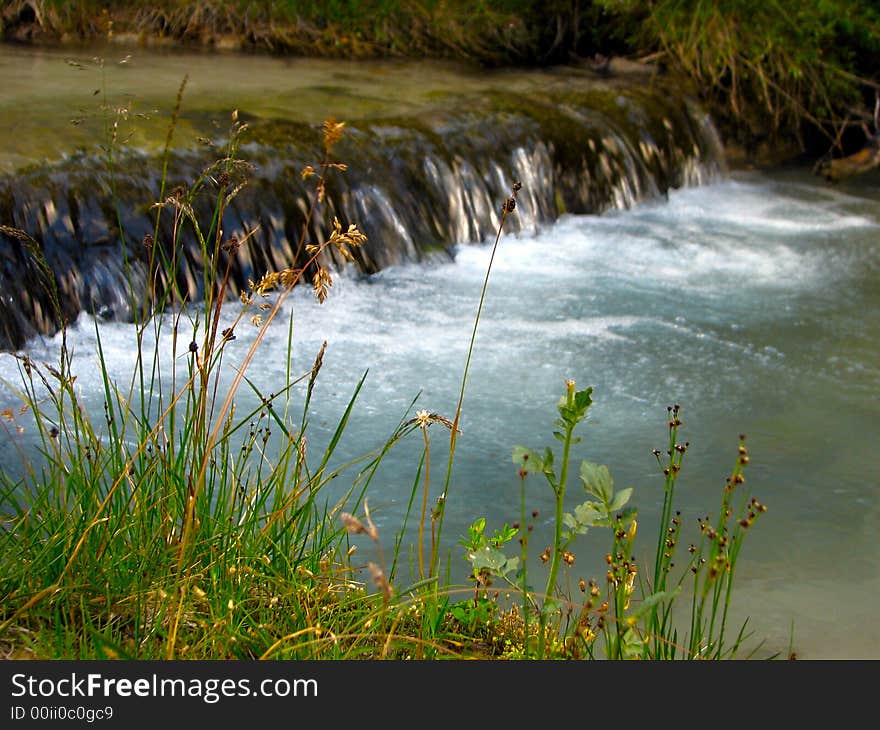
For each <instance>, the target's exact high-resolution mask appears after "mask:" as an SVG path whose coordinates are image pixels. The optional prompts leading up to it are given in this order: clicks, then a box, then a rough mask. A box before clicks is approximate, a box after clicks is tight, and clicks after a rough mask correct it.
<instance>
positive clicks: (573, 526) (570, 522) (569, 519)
mask: <svg viewBox="0 0 880 730" xmlns="http://www.w3.org/2000/svg"><path fill="white" fill-rule="evenodd" d="M562 524H564V525H565V526H566V527H567V528H568V530H569V534H570V535H571V536H572V537H573V536H574V535H586V534H587V532H588V529H587V525H586V523H584V522H582V521H581V520H579V519H578V518H577V517H576V516H575V515H573V514H571V512H566V513H565V514H564V515H562Z"/></svg>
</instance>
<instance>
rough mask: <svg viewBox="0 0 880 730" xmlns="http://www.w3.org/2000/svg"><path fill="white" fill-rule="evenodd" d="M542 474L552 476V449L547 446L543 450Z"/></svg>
mask: <svg viewBox="0 0 880 730" xmlns="http://www.w3.org/2000/svg"><path fill="white" fill-rule="evenodd" d="M544 473H545V474H553V449H551V448H550V447H549V446H547V447H546V448H545V449H544Z"/></svg>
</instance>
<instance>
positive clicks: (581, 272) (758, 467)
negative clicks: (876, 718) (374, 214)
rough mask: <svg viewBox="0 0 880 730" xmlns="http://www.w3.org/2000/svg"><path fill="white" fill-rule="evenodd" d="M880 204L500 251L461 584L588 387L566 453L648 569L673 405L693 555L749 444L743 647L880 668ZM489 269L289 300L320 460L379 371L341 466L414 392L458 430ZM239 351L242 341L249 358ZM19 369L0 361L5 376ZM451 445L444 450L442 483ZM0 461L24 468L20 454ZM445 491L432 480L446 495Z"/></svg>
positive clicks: (486, 316)
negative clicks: (603, 477)
mask: <svg viewBox="0 0 880 730" xmlns="http://www.w3.org/2000/svg"><path fill="white" fill-rule="evenodd" d="M878 199H880V187H878V185H877V180H876V179H874V178H865V179H864V180H862V181H859V182H858V183H852V184H851V185H850V186H849V187H833V188H832V187H828V186H827V185H825V184H824V183H822V182H821V181H819V180H816V179H814V178H811V177H808V176H806V175H803V174H799V173H791V174H785V173H779V174H776V175H773V176H767V175H762V174H757V173H754V174H746V173H737V174H734V175H733V176H732V177H731V178H730V179H728V180H726V181H723V182H719V183H717V184H712V185H707V186H704V187H700V188H692V189H686V190H681V191H676V192H674V193H673V194H671V195H670V197H669V200H668V201H657V202H654V203H646V204H643V205H641V206H638V207H636V208H634V209H631V210H628V211H615V212H613V213H609V214H606V215H603V216H598V217H597V216H579V217H565V218H563V219H561V220H559V221H558V222H557V223H556V224H554V225H552V226H549V227H546V228H541V229H539V230H533V231H531V232H525V233H521V234H518V235H517V236H515V237H513V236H510V237H505V238H503V239H502V242H501V245H500V248H499V251H498V254H497V259H496V263H495V268H494V269H493V272H492V276H491V279H490V285H489V291H488V300H487V303H486V307H485V309H484V313H483V320H482V323H481V326H480V330H479V333H478V337H477V343H476V349H475V353H474V359H473V364H472V369H471V374H470V380H469V386H468V390H467V392H466V396H465V401H464V411H463V418H462V431H463V435H462V437H461V439H460V440H459V446H458V452H457V457H458V458H457V461H456V467H455V472H454V477H453V484H452V486H451V488H450V493H449V494H448V495H447V497H448V507H447V521H446V525H445V527H444V537H445V538H446V540H445V541H446V542H447V543H448V544H447V547H449V548H451V549H452V551H453V557H452V565H453V569H454V570H460V571H463V570H464V568H465V565H466V564H465V562H464V561H463V560H461V551H460V549H459V548H458V547H457V546H456V545H455V542H457V540H458V539H459V538H460V537H461V536H462V535H463V534H464V532H465V530H466V528H467V525H468V524H469V522H470V521H471V520H472V519H474V518H476V517H477V516H480V515H485V516H487V518H488V521H489V525H490V526H492V525H494V526H497V527H500V526H501V525H502V524H503V523H504V522H505V521H512V520H514V519H516V518H517V516H518V511H519V507H518V504H519V502H518V500H519V486H518V485H519V481H518V478H517V475H516V470H515V468H514V467H513V465H512V463H511V459H510V453H511V448H512V447H513V446H514V445H516V444H523V445H527V446H533V447H541V448H542V447H543V446H544V445H552V444H554V443H555V442H554V441H553V439H552V438H551V436H550V433H551V431H552V421H553V418H554V413H555V411H554V405H555V402H556V400H557V398H558V397H559V395H560V394H561V392H562V388H563V380H564V379H566V378H572V379H574V380H575V381H576V382H577V383H578V385H579V386H587V385H590V386H592V387H593V388H594V399H595V406H594V407H593V409H592V410H591V415H590V417H589V418H588V421H587V424H586V426H585V428H584V430H583V433H582V435H583V436H584V442H583V443H582V444H580V445H579V446H578V447H577V453H576V454H575V456H576V458H578V459H580V458H589V459H590V460H593V461H598V462H601V463H605V464H607V465H608V466H609V468H610V469H611V472H612V474H613V475H614V477H615V480H616V484H617V485H618V486H619V487H623V486H632V487H634V489H635V493H634V497H633V503H634V504H635V505H636V506H637V507H638V508H639V510H640V515H641V516H640V530H641V531H642V533H641V534H642V541H643V542H642V544H643V547H644V548H645V549H646V550H647V549H648V548H649V547H650V546H651V545H653V540H654V537H653V535H655V534H656V532H655V529H656V521H657V513H658V511H659V505H660V500H661V496H662V477H660V475H659V474H658V473H657V472H658V469H657V465H656V462H655V460H654V457H653V456H652V454H651V451H652V449H653V448H664V446H663V445H664V443H665V439H666V425H665V421H666V406H667V405H671V404H672V403H679V404H681V407H682V420H683V421H684V424H685V425H684V427H683V431H682V438H683V439H685V440H688V441H689V442H690V444H691V448H690V450H689V451H688V454H687V457H686V459H685V467H684V470H683V472H682V474H681V477H680V480H679V486H678V495H679V498H680V502H679V507H680V509H681V510H682V511H683V518H684V525H685V529H684V532H685V536H686V535H687V532H688V530H689V529H690V530H691V531H692V534H693V535H695V534H696V533H695V530H696V527H695V525H696V518H697V517H698V516H699V515H701V514H706V513H714V511H715V509H716V506H717V503H718V495H719V490H720V488H721V486H722V485H723V483H724V477H725V476H726V475H727V474H728V473H729V471H730V469H731V467H732V465H733V463H734V459H735V455H736V445H737V435H738V434H739V433H741V432H742V433H745V434H746V435H747V444H748V445H749V449H750V454H751V464H750V466H749V469H748V486H749V487H750V488H751V490H752V492H753V493H754V494H755V496H757V497H758V498H759V499H760V500H761V501H762V502H764V503H765V504H767V505H768V508H769V509H768V512H767V513H766V515H765V516H763V517H762V519H761V520H760V521H759V522H758V524H757V525H756V527H755V528H754V529H753V531H752V532H751V533H750V534H749V536H748V538H749V539H748V540H747V542H746V545H745V548H744V550H743V554H742V557H741V559H740V563H739V574H738V578H737V580H738V590H737V592H736V594H735V600H734V605H733V609H734V614H735V616H736V617H737V618H745V617H747V616H751V619H750V622H749V625H750V627H751V629H752V631H753V632H754V641H753V642H752V643H753V644H757V642H758V640H759V639H764V640H765V643H764V645H763V646H762V647H761V649H760V652H761V653H763V654H772V653H774V652H783V653H784V652H786V651H787V650H788V646H789V640H790V638H791V630H792V625H793V627H794V642H793V645H794V648H795V650H796V651H798V653H799V655H800V656H802V657H803V658H819V657H822V658H831V657H847V658H856V657H864V658H871V657H876V656H880V629H878V628H877V627H876V625H875V623H874V622H873V620H872V616H873V613H874V605H875V602H876V600H877V599H878V597H880V576H878V570H877V567H876V566H877V565H878V564H880V562H878V558H880V554H878V547H877V543H876V540H875V536H876V534H877V528H878V526H880V525H878V521H880V508H878V507H880V479H878V477H880V468H878V467H880V451H878V449H877V445H878V440H877V436H878V423H880V402H878V398H877V394H878V392H880V357H878V349H880V347H878V343H880V324H878V318H877V317H876V312H877V311H878V310H877V307H878V304H880V287H878V280H877V274H878V270H880V215H878V210H880V209H878ZM489 250H490V248H489V245H488V243H484V244H481V245H474V246H466V247H462V248H461V249H460V250H459V251H458V255H457V257H456V260H455V262H452V263H448V264H434V265H430V266H404V267H400V268H392V269H388V270H386V271H383V272H382V273H380V274H379V275H376V276H374V277H372V278H369V279H360V280H356V279H354V278H345V277H343V278H342V279H341V280H339V281H337V283H336V285H334V287H333V289H332V290H331V296H330V297H329V299H328V301H327V302H326V303H325V304H324V305H323V306H318V305H317V304H316V303H315V302H314V301H313V300H312V298H311V297H310V296H308V294H307V292H301V293H300V294H301V296H300V295H297V296H294V297H292V299H291V300H290V301H289V302H288V304H287V305H285V306H286V312H285V314H291V313H292V314H293V317H294V333H295V335H294V336H295V342H296V346H295V353H294V367H293V371H294V372H305V371H306V370H307V369H308V368H309V367H310V366H311V363H312V360H313V358H314V355H315V353H316V351H317V350H318V348H319V347H320V344H321V342H322V341H323V340H327V341H328V347H327V352H326V355H325V357H324V369H323V371H322V373H321V377H320V379H319V381H318V385H317V388H316V391H315V395H314V403H315V405H314V407H313V416H312V418H313V425H314V427H315V430H313V432H312V436H311V443H312V444H313V446H314V448H316V449H318V448H320V446H321V445H322V443H326V439H327V438H329V432H330V429H331V428H332V427H333V426H334V425H335V421H336V419H337V418H338V417H339V415H340V414H341V412H342V409H343V408H344V406H345V403H346V402H347V400H348V398H349V397H350V395H351V392H352V390H353V388H354V385H355V383H356V381H357V379H358V378H359V377H360V376H361V375H362V374H363V373H364V371H367V370H368V371H369V373H368V376H367V379H366V382H365V385H364V388H363V391H362V393H361V396H360V398H359V401H358V405H357V407H356V409H355V412H354V415H353V418H352V421H351V423H350V426H349V428H348V430H347V431H346V438H345V440H344V442H343V452H344V454H347V455H357V454H360V453H363V452H364V451H367V450H369V449H372V448H375V447H376V446H378V445H379V444H380V443H381V442H382V441H383V440H384V438H385V437H387V435H388V434H390V432H391V431H392V430H393V428H394V426H395V424H396V423H397V421H398V420H399V419H400V418H401V417H402V416H403V415H404V414H405V412H406V408H407V406H408V405H409V403H410V402H411V400H412V399H413V398H414V397H415V396H417V395H418V394H419V393H421V395H420V396H419V399H418V403H417V405H416V408H426V409H428V410H432V411H437V412H439V413H441V414H442V415H446V416H448V417H450V418H451V417H452V415H453V414H454V409H455V403H456V400H457V396H458V388H459V384H460V376H461V371H462V367H463V364H464V359H465V355H466V347H467V341H468V337H469V334H470V328H471V326H472V322H473V315H474V312H475V307H476V303H477V299H478V296H479V291H480V286H481V284H482V278H483V276H484V273H485V269H486V266H487V262H488V256H489ZM233 310H234V307H230V308H229V309H228V310H227V313H226V316H228V317H231V316H232V314H233ZM100 334H101V339H102V344H103V347H104V351H105V353H106V356H107V358H108V360H109V362H110V363H111V367H112V369H113V371H114V372H115V373H116V374H117V376H118V377H119V378H121V379H124V378H126V377H127V374H128V373H129V372H130V368H131V363H132V359H131V343H132V342H133V339H132V337H133V331H132V330H131V328H130V327H129V326H128V325H124V324H115V323H108V324H102V325H101V326H100ZM248 337H249V335H248V334H247V332H242V333H241V335H240V341H241V344H242V351H243V350H244V347H245V346H246V344H247V342H248ZM276 337H277V339H275V340H270V341H268V342H266V343H265V344H266V349H265V350H264V351H263V356H262V358H261V359H260V363H259V367H258V368H256V369H254V370H253V371H252V373H251V374H252V377H254V378H255V380H256V382H257V384H258V385H259V386H261V387H262V388H264V389H265V390H266V391H272V390H277V389H278V388H279V384H280V383H283V382H284V378H285V368H286V349H285V348H286V327H285V326H284V325H283V324H282V325H279V326H278V328H277V330H276ZM70 339H71V342H72V346H73V349H74V352H75V354H76V366H75V367H76V369H77V371H78V376H79V377H78V381H77V382H78V385H79V387H80V388H81V389H82V390H83V392H84V393H86V394H88V393H92V394H94V395H95V399H96V401H95V402H96V404H97V403H98V400H97V398H98V397H99V396H98V393H99V391H100V387H99V386H100V384H99V382H98V375H97V372H96V371H95V369H94V367H93V366H92V363H94V361H95V333H94V324H93V323H92V321H91V319H90V318H88V317H81V318H80V320H79V322H78V323H77V325H76V327H75V328H74V330H73V332H72V333H71V335H70ZM57 348H58V341H57V339H53V340H45V341H38V342H36V341H35V342H33V343H32V345H31V346H30V347H29V352H30V354H31V356H32V357H35V358H38V359H47V360H49V361H51V360H52V358H53V357H55V356H56V353H57ZM14 372H15V369H14V364H13V362H12V359H11V357H10V356H9V355H0V374H2V376H3V377H5V378H14V377H15V375H14ZM297 393H298V395H299V396H301V391H297ZM432 428H435V429H438V430H439V429H440V428H442V427H441V426H432ZM444 440H445V436H443V435H442V434H439V433H436V434H435V442H436V443H437V446H436V449H437V451H436V452H435V467H436V465H437V464H441V467H442V466H443V464H442V462H443V461H444V460H443V459H442V457H441V456H439V454H441V453H442V443H443V442H444ZM419 447H420V440H419V439H413V440H412V442H411V443H404V444H402V445H401V446H400V448H399V449H397V450H396V451H394V452H392V454H391V456H390V457H389V459H388V461H387V463H386V465H385V467H383V469H382V470H381V471H380V474H379V476H378V477H377V479H376V480H374V484H373V486H372V487H371V489H370V491H369V492H368V495H367V496H368V499H369V501H370V505H371V509H372V511H373V515H374V518H375V519H376V520H377V525H378V526H379V529H380V533H381V534H382V535H383V536H384V538H385V539H386V541H388V542H390V541H391V540H392V538H393V535H394V533H395V531H396V530H397V529H398V528H399V526H400V524H401V521H402V517H403V514H404V512H405V509H406V505H407V502H408V499H409V495H410V490H411V486H412V480H413V478H414V476H415V465H416V463H417V456H418V453H419V451H418V450H419ZM0 453H2V455H3V458H4V459H6V460H9V459H11V457H12V451H11V449H10V448H8V447H7V448H5V449H3V450H2V451H0ZM442 476H443V473H442V468H436V472H435V473H434V474H433V480H432V483H433V484H437V485H439V484H440V483H441V482H442ZM343 482H345V479H344V478H343V479H340V485H339V490H342V489H343V488H344V487H346V486H347V485H348V484H350V480H349V481H348V482H346V483H343ZM577 491H578V490H577V489H576V488H574V489H573V490H572V494H571V497H572V500H578V499H579V497H580V495H579V494H578V493H577ZM436 496H437V495H436V494H433V495H432V500H433V499H434V498H436ZM528 500H529V507H530V508H534V509H537V510H539V512H540V514H541V516H542V517H540V518H539V525H538V528H537V530H536V533H537V535H538V537H537V538H536V543H535V544H537V543H540V542H541V539H544V540H549V539H550V538H549V535H550V533H549V523H548V522H546V521H542V520H543V518H544V517H549V515H550V514H551V512H552V499H551V495H550V492H549V489H548V488H547V486H546V485H545V484H541V483H538V482H537V481H535V482H533V483H531V484H530V486H529V491H528ZM576 503H577V502H575V501H572V506H573V504H576ZM686 539H687V537H684V538H683V541H685V540H686ZM582 540H583V542H582V544H578V546H577V553H578V555H579V559H578V561H579V562H578V568H579V570H580V571H582V574H584V575H587V576H589V575H601V564H600V563H601V556H602V555H604V552H605V550H606V545H607V540H606V536H605V535H603V534H601V533H600V532H598V531H593V532H591V533H590V534H588V535H587V536H585V537H584V538H582ZM646 562H647V558H645V559H644V560H643V564H644V563H646ZM592 571H594V572H592Z"/></svg>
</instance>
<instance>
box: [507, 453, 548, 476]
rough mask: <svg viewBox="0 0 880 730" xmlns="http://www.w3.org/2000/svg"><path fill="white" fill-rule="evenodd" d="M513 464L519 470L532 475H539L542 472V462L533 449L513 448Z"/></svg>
mask: <svg viewBox="0 0 880 730" xmlns="http://www.w3.org/2000/svg"><path fill="white" fill-rule="evenodd" d="M513 463H514V464H516V465H517V466H518V467H519V468H520V469H522V470H523V471H526V472H530V473H532V474H539V473H540V472H542V471H544V462H543V460H542V459H541V457H540V456H539V455H538V452H537V451H535V450H534V449H527V448H526V447H525V446H514V447H513Z"/></svg>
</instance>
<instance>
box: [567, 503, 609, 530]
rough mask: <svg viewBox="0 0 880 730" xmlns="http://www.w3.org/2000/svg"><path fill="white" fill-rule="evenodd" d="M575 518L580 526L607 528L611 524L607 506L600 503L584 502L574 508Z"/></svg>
mask: <svg viewBox="0 0 880 730" xmlns="http://www.w3.org/2000/svg"><path fill="white" fill-rule="evenodd" d="M574 518H575V519H576V520H577V522H578V524H581V525H588V526H590V527H607V526H608V525H610V524H611V520H610V519H609V517H608V512H607V511H606V510H605V506H604V505H602V504H599V503H598V502H590V501H588V502H584V503H583V504H579V505H578V506H577V507H575V508H574Z"/></svg>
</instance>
